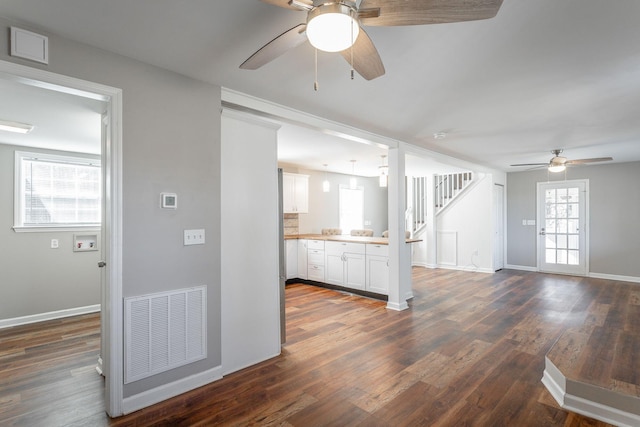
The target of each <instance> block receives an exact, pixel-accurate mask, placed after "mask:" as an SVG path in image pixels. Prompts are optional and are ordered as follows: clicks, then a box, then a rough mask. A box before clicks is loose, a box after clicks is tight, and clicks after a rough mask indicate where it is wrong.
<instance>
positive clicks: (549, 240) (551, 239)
mask: <svg viewBox="0 0 640 427" xmlns="http://www.w3.org/2000/svg"><path fill="white" fill-rule="evenodd" d="M544 240H545V245H544V246H545V248H548V249H553V248H555V247H556V236H555V235H553V234H551V235H549V234H547V235H546V236H545V239H544Z"/></svg>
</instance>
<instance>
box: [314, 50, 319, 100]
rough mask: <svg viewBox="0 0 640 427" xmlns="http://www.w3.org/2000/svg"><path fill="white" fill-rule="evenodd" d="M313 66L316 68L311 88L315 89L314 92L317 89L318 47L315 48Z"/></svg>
mask: <svg viewBox="0 0 640 427" xmlns="http://www.w3.org/2000/svg"><path fill="white" fill-rule="evenodd" d="M315 68H316V71H315V73H316V79H315V81H314V82H313V90H315V91H316V92H317V91H318V49H316V61H315Z"/></svg>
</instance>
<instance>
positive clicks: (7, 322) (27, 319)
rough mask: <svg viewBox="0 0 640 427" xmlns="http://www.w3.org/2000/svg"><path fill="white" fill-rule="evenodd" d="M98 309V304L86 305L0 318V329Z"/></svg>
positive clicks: (94, 311) (77, 314)
mask: <svg viewBox="0 0 640 427" xmlns="http://www.w3.org/2000/svg"><path fill="white" fill-rule="evenodd" d="M99 311H100V304H94V305H87V306H85V307H76V308H67V309H65V310H57V311H50V312H48V313H38V314H31V315H29V316H21V317H14V318H11V319H0V329H3V328H10V327H12V326H19V325H28V324H29V323H36V322H44V321H45V320H55V319H62V318H64V317H71V316H79V315H81V314H88V313H96V312H99Z"/></svg>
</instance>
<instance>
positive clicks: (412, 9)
mask: <svg viewBox="0 0 640 427" xmlns="http://www.w3.org/2000/svg"><path fill="white" fill-rule="evenodd" d="M501 5H502V0H364V1H363V2H362V7H361V9H360V11H361V12H363V13H362V14H361V17H360V22H361V23H362V24H363V25H372V26H396V25H424V24H441V23H447V22H461V21H476V20H479V19H489V18H493V17H494V16H496V14H497V13H498V10H499V9H500V6H501ZM368 9H379V10H380V15H379V16H378V17H368V16H367V15H366V14H365V13H364V12H367V10H368Z"/></svg>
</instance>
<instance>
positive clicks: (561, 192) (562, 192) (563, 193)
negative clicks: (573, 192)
mask: <svg viewBox="0 0 640 427" xmlns="http://www.w3.org/2000/svg"><path fill="white" fill-rule="evenodd" d="M566 201H567V189H566V188H558V190H557V197H556V202H557V203H560V202H566Z"/></svg>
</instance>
